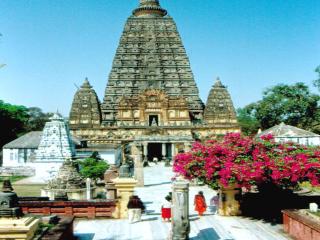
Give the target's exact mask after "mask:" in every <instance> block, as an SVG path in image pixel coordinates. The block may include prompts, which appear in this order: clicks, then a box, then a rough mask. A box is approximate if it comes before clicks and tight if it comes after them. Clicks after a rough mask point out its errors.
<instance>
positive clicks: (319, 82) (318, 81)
mask: <svg viewBox="0 0 320 240" xmlns="http://www.w3.org/2000/svg"><path fill="white" fill-rule="evenodd" d="M314 71H315V72H316V73H317V75H318V76H317V79H316V80H314V81H313V85H314V86H315V87H317V88H318V90H319V91H320V65H319V66H318V67H317V68H316V69H315V70H314Z"/></svg>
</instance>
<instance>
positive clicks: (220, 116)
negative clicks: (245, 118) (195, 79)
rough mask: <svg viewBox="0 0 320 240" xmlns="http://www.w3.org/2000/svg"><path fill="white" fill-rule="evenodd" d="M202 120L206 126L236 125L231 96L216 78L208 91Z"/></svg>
mask: <svg viewBox="0 0 320 240" xmlns="http://www.w3.org/2000/svg"><path fill="white" fill-rule="evenodd" d="M204 120H205V121H206V123H208V124H216V125H221V124H229V125H230V124H231V125H234V124H237V117H236V112H235V110H234V107H233V103H232V100H231V96H230V94H229V92H228V90H227V88H226V87H225V86H224V85H222V83H221V81H220V79H219V78H217V80H216V82H215V83H214V85H213V86H212V88H211V90H210V93H209V96H208V100H207V104H206V108H205V111H204Z"/></svg>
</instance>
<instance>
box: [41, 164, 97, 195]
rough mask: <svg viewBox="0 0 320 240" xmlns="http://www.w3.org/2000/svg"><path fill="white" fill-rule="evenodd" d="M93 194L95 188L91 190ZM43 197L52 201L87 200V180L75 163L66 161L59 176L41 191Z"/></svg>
mask: <svg viewBox="0 0 320 240" xmlns="http://www.w3.org/2000/svg"><path fill="white" fill-rule="evenodd" d="M91 192H94V188H91ZM41 196H43V197H44V196H47V197H49V198H50V200H54V199H55V198H66V199H76V200H82V199H86V180H85V179H83V178H82V177H81V176H80V174H79V172H78V169H77V167H76V166H75V163H74V162H73V161H72V160H66V161H65V162H64V163H63V164H62V166H61V168H60V169H59V172H58V175H57V176H56V177H55V178H54V179H52V180H50V181H49V183H48V185H47V186H46V187H45V188H44V189H42V190H41ZM91 196H92V194H91Z"/></svg>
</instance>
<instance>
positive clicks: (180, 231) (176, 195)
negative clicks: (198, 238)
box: [169, 180, 190, 240]
mask: <svg viewBox="0 0 320 240" xmlns="http://www.w3.org/2000/svg"><path fill="white" fill-rule="evenodd" d="M172 190H173V193H172V210H171V211H172V223H171V231H170V237H169V239H170V240H187V239H189V232H190V222H189V183H188V182H186V181H183V180H178V181H176V182H174V183H173V189H172Z"/></svg>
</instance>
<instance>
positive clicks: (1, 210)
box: [0, 180, 22, 218]
mask: <svg viewBox="0 0 320 240" xmlns="http://www.w3.org/2000/svg"><path fill="white" fill-rule="evenodd" d="M0 203H1V204H0V218H3V217H10V218H16V217H21V216H22V212H21V209H20V208H19V204H18V196H17V194H16V193H15V192H13V188H12V186H11V182H10V180H5V181H4V182H3V186H2V191H1V192H0Z"/></svg>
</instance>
